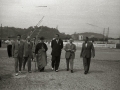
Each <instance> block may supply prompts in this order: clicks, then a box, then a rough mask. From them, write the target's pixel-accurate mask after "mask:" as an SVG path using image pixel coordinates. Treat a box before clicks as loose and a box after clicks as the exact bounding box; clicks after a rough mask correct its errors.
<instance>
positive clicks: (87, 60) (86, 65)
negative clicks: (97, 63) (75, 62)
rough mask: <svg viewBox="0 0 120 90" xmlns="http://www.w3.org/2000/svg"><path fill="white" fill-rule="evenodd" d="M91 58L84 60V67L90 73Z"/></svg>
mask: <svg viewBox="0 0 120 90" xmlns="http://www.w3.org/2000/svg"><path fill="white" fill-rule="evenodd" d="M90 61H91V58H83V66H84V70H85V71H86V72H88V71H89V68H90Z"/></svg>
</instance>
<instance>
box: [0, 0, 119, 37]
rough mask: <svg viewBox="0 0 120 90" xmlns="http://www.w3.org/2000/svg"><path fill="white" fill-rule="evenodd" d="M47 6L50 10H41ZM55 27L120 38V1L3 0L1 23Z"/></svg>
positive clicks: (14, 25) (26, 26)
mask: <svg viewBox="0 0 120 90" xmlns="http://www.w3.org/2000/svg"><path fill="white" fill-rule="evenodd" d="M41 6H47V7H41ZM43 16H44V18H43V20H42V22H41V23H40V26H41V25H43V26H48V27H51V28H56V27H57V26H58V30H59V31H60V32H64V33H66V34H73V33H75V32H76V33H83V32H94V33H101V34H103V30H104V28H105V35H106V34H107V32H108V27H109V37H114V38H118V37H119V36H120V0H0V24H2V25H3V26H9V27H11V26H13V27H19V28H28V27H30V26H35V25H36V24H37V23H38V22H39V21H40V20H41V18H42V17H43Z"/></svg>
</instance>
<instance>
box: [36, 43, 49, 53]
mask: <svg viewBox="0 0 120 90" xmlns="http://www.w3.org/2000/svg"><path fill="white" fill-rule="evenodd" d="M42 47H43V48H44V49H45V52H46V51H47V50H48V47H47V45H46V44H45V43H38V44H37V45H36V48H35V54H38V51H39V50H40V49H42Z"/></svg>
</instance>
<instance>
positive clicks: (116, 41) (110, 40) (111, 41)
mask: <svg viewBox="0 0 120 90" xmlns="http://www.w3.org/2000/svg"><path fill="white" fill-rule="evenodd" d="M108 43H115V44H117V43H120V40H114V39H109V40H108Z"/></svg>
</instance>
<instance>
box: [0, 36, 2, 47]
mask: <svg viewBox="0 0 120 90" xmlns="http://www.w3.org/2000/svg"><path fill="white" fill-rule="evenodd" d="M1 44H2V41H1V37H0V48H1V46H2V45H1Z"/></svg>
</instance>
